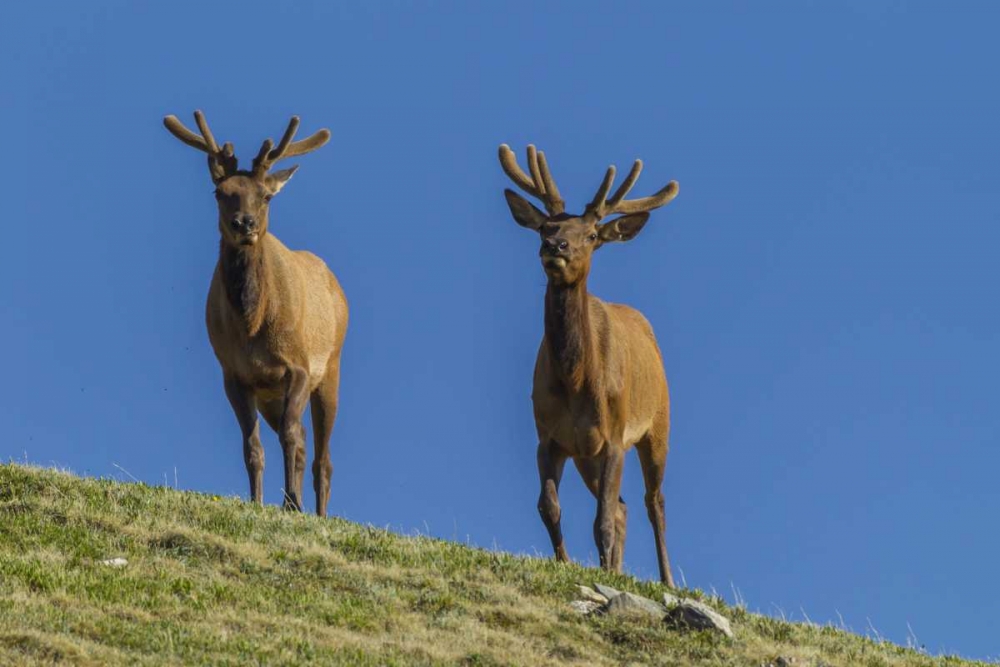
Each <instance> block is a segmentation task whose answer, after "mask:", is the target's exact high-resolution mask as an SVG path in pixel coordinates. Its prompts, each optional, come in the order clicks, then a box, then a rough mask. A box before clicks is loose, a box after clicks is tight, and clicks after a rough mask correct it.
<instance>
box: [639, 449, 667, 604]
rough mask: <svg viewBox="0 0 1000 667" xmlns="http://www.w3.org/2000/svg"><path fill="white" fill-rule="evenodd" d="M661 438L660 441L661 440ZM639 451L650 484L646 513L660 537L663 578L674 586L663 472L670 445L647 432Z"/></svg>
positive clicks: (641, 463)
mask: <svg viewBox="0 0 1000 667" xmlns="http://www.w3.org/2000/svg"><path fill="white" fill-rule="evenodd" d="M657 441H659V442H657ZM636 451H637V452H638V454H639V464H640V465H641V466H642V477H643V481H644V482H645V484H646V512H647V514H648V515H649V522H650V523H651V524H653V536H654V537H655V538H656V558H657V561H658V562H659V565H660V581H662V582H663V583H665V584H666V585H667V586H670V587H671V588H675V586H674V577H673V574H672V573H671V572H670V557H669V556H667V542H666V533H667V520H666V513H665V511H664V507H663V492H662V491H661V490H660V487H661V486H662V485H663V473H664V471H665V469H666V466H667V444H666V441H665V440H663V439H661V438H655V439H654V437H652V436H650V435H647V436H646V437H645V438H643V440H642V441H640V442H639V443H638V444H636Z"/></svg>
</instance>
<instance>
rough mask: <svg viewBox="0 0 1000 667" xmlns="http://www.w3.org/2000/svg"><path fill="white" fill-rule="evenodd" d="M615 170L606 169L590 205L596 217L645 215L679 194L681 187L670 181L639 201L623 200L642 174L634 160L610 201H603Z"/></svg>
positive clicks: (639, 163) (638, 163) (637, 162)
mask: <svg viewBox="0 0 1000 667" xmlns="http://www.w3.org/2000/svg"><path fill="white" fill-rule="evenodd" d="M614 170H615V168H614V167H613V166H612V167H608V173H607V175H605V177H604V182H603V183H602V184H601V189H600V190H598V192H597V195H596V196H595V197H594V201H593V202H592V203H591V204H590V208H591V210H593V211H594V212H595V213H596V214H597V215H598V217H600V218H603V217H605V216H608V215H611V214H613V213H624V214H629V213H645V212H647V211H652V210H653V209H657V208H660V207H661V206H663V205H664V204H667V203H668V202H670V200H671V199H673V198H674V197H676V196H677V193H679V192H680V190H681V186H680V184H679V183H677V181H670V182H669V183H667V185H666V186H664V188H663V189H662V190H660V191H659V192H657V193H656V194H654V195H651V196H649V197H643V198H641V199H632V200H627V199H625V195H627V194H628V193H629V191H630V190H631V189H632V186H633V185H635V182H636V181H637V180H638V179H639V174H640V173H641V172H642V160H636V161H635V164H633V165H632V170H631V171H629V173H628V176H626V177H625V180H624V181H623V182H622V184H621V185H620V186H618V189H617V190H615V194H613V195H612V196H611V199H608V200H605V197H607V196H608V191H609V190H610V189H611V182H612V181H613V180H614V174H615V171H614Z"/></svg>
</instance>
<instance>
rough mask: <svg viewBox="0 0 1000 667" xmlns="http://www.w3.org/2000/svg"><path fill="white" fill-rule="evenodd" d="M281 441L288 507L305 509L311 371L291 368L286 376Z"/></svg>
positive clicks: (280, 430) (285, 501)
mask: <svg viewBox="0 0 1000 667" xmlns="http://www.w3.org/2000/svg"><path fill="white" fill-rule="evenodd" d="M287 378H288V379H287V382H288V385H287V388H286V390H285V403H284V409H283V411H282V414H281V424H280V428H279V431H278V440H279V441H280V442H281V450H282V453H283V454H284V458H285V500H284V502H283V503H282V504H283V506H284V507H285V509H291V510H297V511H300V512H301V511H302V478H303V476H304V474H305V470H306V429H305V427H304V426H303V425H302V413H303V412H304V411H305V409H306V404H307V402H308V401H309V374H308V373H307V372H306V371H305V369H303V368H298V367H294V366H293V367H292V368H290V369H289V371H288V375H287Z"/></svg>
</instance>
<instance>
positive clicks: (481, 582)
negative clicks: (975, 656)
mask: <svg viewBox="0 0 1000 667" xmlns="http://www.w3.org/2000/svg"><path fill="white" fill-rule="evenodd" d="M117 556H121V557H124V558H126V559H127V560H128V563H129V564H128V566H126V567H124V568H121V569H114V568H110V567H108V566H106V565H102V564H101V563H100V561H101V560H103V559H106V558H111V557H117ZM593 581H600V582H602V583H607V584H608V585H611V586H614V587H616V588H619V589H621V590H628V591H632V592H635V593H638V594H640V595H646V596H648V597H651V598H659V594H660V593H661V592H662V590H663V589H662V587H661V586H660V585H659V584H655V583H651V582H644V581H638V580H636V579H633V578H631V577H627V576H621V575H614V574H608V573H604V572H600V571H598V570H592V569H585V568H581V567H577V566H566V565H557V564H556V563H554V562H552V561H551V560H542V559H538V558H528V557H520V556H512V555H510V554H505V553H497V552H491V551H486V550H482V549H474V548H470V547H468V546H463V545H460V544H455V543H451V542H446V541H441V540H435V539H430V538H424V537H403V536H400V535H397V534H394V533H391V532H388V531H385V530H381V529H377V528H372V527H368V526H361V525H357V524H353V523H350V522H347V521H343V520H339V519H328V520H322V519H318V518H316V517H313V516H308V515H300V514H293V513H289V512H284V511H281V510H280V509H277V508H274V507H264V508H260V507H254V506H252V505H249V504H247V503H245V502H242V501H240V500H238V499H234V498H220V497H218V496H209V495H203V494H196V493H185V492H179V491H175V490H172V489H169V488H166V487H152V486H147V485H144V484H125V483H121V482H117V481H112V480H93V479H83V478H79V477H75V476H72V475H69V474H66V473H61V472H56V471H52V470H43V469H39V468H34V467H26V466H20V465H0V665H21V664H51V663H56V662H59V663H65V664H71V665H72V664H79V665H116V664H122V665H124V664H128V665H171V664H199V665H200V664H215V665H258V664H260V665H283V664H288V665H301V664H331V665H337V664H343V665H470V666H471V665H510V664H517V665H556V664H558V665H562V664H572V665H619V664H658V665H741V666H743V665H761V664H766V663H767V662H768V661H769V660H772V659H774V658H776V657H777V656H779V655H780V656H785V657H786V658H794V659H796V660H798V661H799V662H796V663H794V664H799V665H820V664H822V665H829V666H831V667H834V666H841V665H842V666H844V667H847V666H852V667H853V666H855V665H861V666H865V667H882V666H885V667H896V666H910V665H912V666H915V667H916V666H921V667H922V666H928V667H929V666H932V665H941V666H944V665H948V666H958V665H973V664H985V663H973V662H967V661H963V660H959V659H957V658H950V657H930V656H926V655H922V654H920V653H917V652H915V651H911V650H908V649H904V648H901V647H898V646H895V645H893V644H890V643H888V642H881V641H875V640H872V639H869V638H865V637H859V636H856V635H852V634H850V633H847V632H845V631H842V630H839V629H836V628H833V627H819V626H815V625H810V624H801V623H787V622H784V621H781V620H776V619H773V618H769V617H766V616H759V615H756V614H751V613H748V612H747V611H746V610H744V609H742V608H738V607H727V606H726V605H725V604H724V603H723V602H722V601H721V600H719V599H716V598H711V597H707V596H705V595H703V594H701V593H699V592H697V591H691V592H689V594H690V595H694V596H697V597H699V598H701V599H703V600H706V601H707V602H708V603H709V604H711V605H713V606H714V607H715V608H717V609H718V610H719V611H721V612H722V613H723V614H725V615H726V616H728V617H729V618H730V619H731V620H732V622H733V629H734V632H735V633H736V638H735V639H734V640H729V639H725V638H721V637H718V636H715V635H712V634H708V633H681V632H677V631H674V630H670V629H667V628H666V627H664V626H663V625H662V624H661V623H659V622H657V621H655V620H642V619H618V618H599V617H597V618H595V617H587V618H583V617H580V616H578V615H576V614H575V613H573V612H572V611H571V610H570V609H569V607H568V605H567V603H568V602H569V601H570V600H572V599H574V597H575V596H574V592H575V591H574V584H576V583H578V582H585V583H589V582H593Z"/></svg>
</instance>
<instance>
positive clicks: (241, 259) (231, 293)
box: [219, 238, 267, 335]
mask: <svg viewBox="0 0 1000 667" xmlns="http://www.w3.org/2000/svg"><path fill="white" fill-rule="evenodd" d="M219 266H220V267H221V269H222V281H223V284H224V286H225V289H226V300H227V301H228V302H229V305H230V306H232V307H233V309H234V310H235V311H236V312H237V313H239V315H240V317H241V318H242V319H243V320H244V322H246V325H247V328H248V330H249V333H250V334H251V335H252V334H255V333H257V331H258V330H259V329H260V325H261V323H262V322H263V315H264V309H265V306H266V297H267V256H266V253H265V251H264V239H263V238H262V239H261V240H260V241H259V242H258V243H257V244H256V245H252V246H240V247H238V248H237V247H233V246H231V245H229V244H228V243H226V242H225V241H222V242H221V246H220V249H219Z"/></svg>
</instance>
